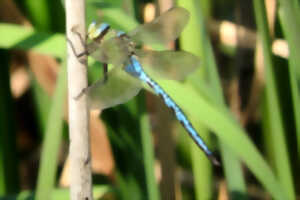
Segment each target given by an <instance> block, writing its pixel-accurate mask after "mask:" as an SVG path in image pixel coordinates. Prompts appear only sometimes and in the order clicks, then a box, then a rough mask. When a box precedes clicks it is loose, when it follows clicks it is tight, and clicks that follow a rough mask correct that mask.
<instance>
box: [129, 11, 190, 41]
mask: <svg viewBox="0 0 300 200" xmlns="http://www.w3.org/2000/svg"><path fill="white" fill-rule="evenodd" d="M188 20H189V12H188V11H187V10H186V9H184V8H181V7H174V8H171V9H170V10H168V11H166V12H165V13H163V14H162V15H161V16H159V17H158V18H156V19H154V20H153V21H152V22H150V23H146V24H143V25H140V26H138V27H137V28H135V29H134V30H133V31H131V32H130V33H129V34H128V35H129V36H130V37H131V38H132V40H133V41H135V42H137V43H145V44H152V43H153V44H155V43H164V44H166V43H168V42H170V41H173V40H175V39H176V38H178V36H179V35H180V33H181V32H182V30H183V29H184V27H185V25H186V24H187V22H188Z"/></svg>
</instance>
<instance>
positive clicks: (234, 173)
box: [178, 1, 247, 199]
mask: <svg viewBox="0 0 300 200" xmlns="http://www.w3.org/2000/svg"><path fill="white" fill-rule="evenodd" d="M206 3H207V2H206ZM178 5H180V6H183V7H185V8H187V9H188V10H189V11H190V13H191V20H190V22H189V24H188V26H187V27H186V29H185V30H184V32H183V33H182V36H181V37H180V39H181V46H182V48H183V49H184V50H187V51H190V52H192V53H194V54H196V55H199V56H200V58H201V59H202V63H203V67H204V73H203V74H202V76H204V79H205V80H208V81H209V83H210V85H211V86H212V88H213V90H214V93H213V94H214V95H215V101H216V103H219V104H221V105H225V103H224V98H223V92H222V89H221V84H220V80H219V76H218V72H217V66H216V62H215V58H214V55H213V51H212V47H211V44H210V39H209V37H208V35H207V32H206V27H205V23H204V21H205V19H204V15H203V14H202V13H203V11H202V10H203V9H201V8H203V7H209V6H207V5H205V2H196V1H178ZM206 13H208V12H206ZM195 44H198V45H195ZM220 144H221V146H220V147H221V148H220V149H221V152H222V160H223V161H224V168H225V175H226V177H227V183H228V189H229V191H230V192H233V191H234V192H238V193H241V194H246V193H247V192H246V186H245V182H244V179H243V174H242V170H241V165H240V162H239V161H238V160H237V159H236V158H235V156H234V155H233V154H231V153H230V151H229V150H228V151H227V149H226V146H225V145H222V141H220ZM195 159H196V158H195ZM237 169H239V170H237ZM194 173H195V172H194ZM230 177H235V179H232V178H230ZM198 181H199V182H201V179H200V180H198ZM199 199H201V198H200V197H199Z"/></svg>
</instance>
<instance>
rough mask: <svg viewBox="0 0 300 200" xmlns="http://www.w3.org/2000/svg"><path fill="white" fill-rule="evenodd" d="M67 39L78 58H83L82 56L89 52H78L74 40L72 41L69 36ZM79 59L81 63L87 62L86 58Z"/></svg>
mask: <svg viewBox="0 0 300 200" xmlns="http://www.w3.org/2000/svg"><path fill="white" fill-rule="evenodd" d="M67 41H68V43H69V44H70V47H71V49H72V51H73V53H74V55H75V56H76V57H77V58H81V57H82V56H84V55H88V52H87V51H83V52H81V53H77V52H76V50H75V47H74V45H73V42H72V41H71V40H70V39H69V38H67ZM79 61H80V62H81V63H83V62H85V60H79Z"/></svg>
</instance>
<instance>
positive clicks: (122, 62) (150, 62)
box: [73, 7, 219, 165]
mask: <svg viewBox="0 0 300 200" xmlns="http://www.w3.org/2000/svg"><path fill="white" fill-rule="evenodd" d="M188 20H189V12H188V11H187V10H186V9H184V8H182V7H173V8H171V9H170V10H168V11H166V12H165V13H163V14H162V15H160V16H159V17H158V18H156V19H154V20H153V21H151V22H149V23H145V24H142V25H139V26H138V27H136V28H135V29H134V30H132V31H130V32H128V33H125V32H122V31H116V30H110V26H109V25H108V24H106V23H102V24H100V25H97V24H96V23H95V22H93V23H91V25H90V26H89V28H88V33H87V38H89V39H90V40H91V42H90V43H88V44H87V45H86V50H85V51H84V52H82V53H80V54H76V55H77V57H81V56H82V55H90V56H92V57H93V58H94V59H96V60H97V61H100V62H102V63H103V68H104V77H103V78H102V79H100V80H98V81H97V82H95V83H94V84H92V85H91V86H89V87H87V88H84V89H83V90H82V92H81V93H80V94H79V96H78V97H80V96H82V95H86V96H87V98H88V104H89V106H90V108H91V109H101V110H103V109H106V108H110V107H113V106H116V105H118V104H122V103H125V102H127V101H129V100H130V99H131V98H133V97H134V96H136V95H137V94H138V93H139V91H140V90H141V89H142V88H143V83H144V84H146V85H148V86H150V88H152V89H153V91H154V93H155V94H157V95H158V96H159V97H161V98H162V100H163V102H164V104H165V105H166V106H167V107H168V108H170V109H171V110H172V111H173V112H174V115H175V117H176V118H177V120H178V121H179V122H180V123H181V124H182V126H183V127H184V128H185V130H186V131H187V132H188V134H189V135H190V137H191V138H192V139H193V140H194V142H195V143H196V144H197V145H198V146H199V147H200V148H201V149H202V150H203V152H204V153H205V154H206V155H207V157H208V158H209V159H210V160H211V161H212V163H213V164H215V165H219V162H218V161H217V159H216V158H215V156H214V155H213V153H212V152H211V151H210V150H209V148H208V147H207V145H206V144H205V142H204V141H203V140H202V138H201V137H200V135H199V134H198V132H197V131H196V129H195V128H194V127H193V125H192V123H191V122H190V121H189V119H188V118H187V116H186V114H185V113H184V112H183V111H182V109H181V108H180V107H179V106H178V105H177V104H176V102H175V101H174V100H173V99H172V98H171V97H170V96H169V95H168V94H167V92H166V91H165V90H164V89H163V88H162V87H161V86H160V85H159V84H158V83H157V82H156V81H155V80H154V79H153V78H151V77H152V76H155V77H159V78H165V79H171V80H183V79H184V78H186V77H187V76H188V75H189V74H191V73H192V72H194V71H195V70H196V69H197V67H198V66H199V65H200V60H199V58H198V57H197V56H195V55H193V54H191V53H189V52H186V51H171V50H164V51H154V50H145V49H141V48H140V47H141V45H142V44H167V43H169V42H171V41H173V40H175V39H177V38H178V37H179V35H180V33H181V32H182V31H183V29H184V27H185V26H186V24H187V23H188ZM73 51H74V48H73ZM107 64H112V65H113V66H114V67H113V68H112V69H111V70H110V71H108V68H107ZM151 75H152V76H151Z"/></svg>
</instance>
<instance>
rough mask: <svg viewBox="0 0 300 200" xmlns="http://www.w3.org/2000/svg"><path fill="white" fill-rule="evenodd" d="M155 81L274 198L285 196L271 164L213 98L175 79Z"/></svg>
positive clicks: (285, 197)
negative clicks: (212, 132) (205, 128)
mask: <svg viewBox="0 0 300 200" xmlns="http://www.w3.org/2000/svg"><path fill="white" fill-rule="evenodd" d="M157 82H158V84H161V85H162V87H163V88H164V89H165V90H166V91H167V92H168V93H169V94H170V96H171V97H172V98H173V99H174V100H175V101H176V102H177V103H178V105H179V106H180V107H181V108H182V109H183V111H185V112H186V113H187V114H190V115H191V116H192V117H197V119H199V120H201V123H203V124H204V125H205V126H207V127H208V128H209V129H210V130H212V131H214V132H215V134H216V135H217V136H218V138H219V139H220V140H221V141H222V142H224V144H226V145H227V146H228V147H230V149H231V151H232V152H233V153H234V154H235V155H237V156H238V157H239V158H240V159H241V160H242V161H243V162H245V164H246V166H247V167H248V168H249V169H250V170H251V171H252V173H253V174H254V175H255V176H256V178H257V179H258V180H259V181H260V182H261V183H262V185H263V186H264V187H265V188H266V189H267V190H268V192H269V193H270V194H271V195H272V196H273V198H274V199H288V198H287V196H286V192H285V190H283V189H282V187H281V185H280V184H279V182H278V181H277V180H276V177H275V175H274V174H273V172H272V170H271V168H270V167H269V166H268V164H267V163H266V161H265V160H264V159H263V157H262V156H261V155H260V154H259V152H258V150H257V149H256V147H255V146H254V145H253V143H252V142H251V140H250V138H249V137H248V136H247V135H246V133H245V132H244V131H243V129H242V128H241V127H240V126H239V125H238V124H237V122H236V121H234V120H233V118H232V117H230V114H229V113H228V111H227V110H226V109H225V108H224V107H221V106H216V105H215V103H214V102H207V101H206V100H204V99H203V98H202V97H201V96H199V94H198V93H197V91H195V89H193V88H191V87H188V86H184V85H182V84H180V83H178V82H175V81H167V80H157ZM186 94H189V95H186ZM195 105H196V106H195ZM224 131H226V133H224Z"/></svg>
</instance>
